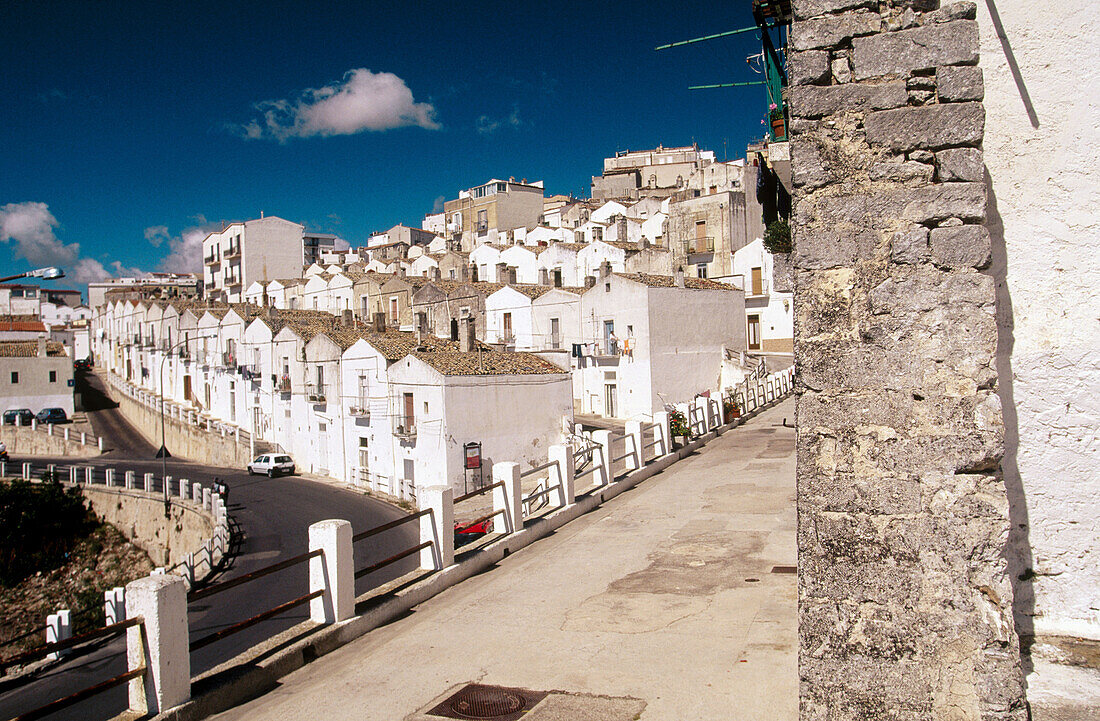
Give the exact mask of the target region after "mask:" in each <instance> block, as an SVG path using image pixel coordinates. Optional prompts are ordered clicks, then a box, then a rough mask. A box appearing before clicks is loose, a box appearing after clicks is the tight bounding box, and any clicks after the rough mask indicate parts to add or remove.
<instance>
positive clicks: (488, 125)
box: [475, 107, 523, 135]
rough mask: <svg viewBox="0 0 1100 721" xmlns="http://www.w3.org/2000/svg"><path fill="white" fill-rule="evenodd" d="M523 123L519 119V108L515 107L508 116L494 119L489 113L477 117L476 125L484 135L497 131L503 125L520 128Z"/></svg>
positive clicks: (478, 130)
mask: <svg viewBox="0 0 1100 721" xmlns="http://www.w3.org/2000/svg"><path fill="white" fill-rule="evenodd" d="M521 125H523V121H521V120H520V119H519V108H517V107H513V108H512V112H511V113H509V114H508V117H506V118H500V119H493V118H490V117H489V116H488V115H482V116H481V117H479V118H478V119H477V122H476V123H475V127H476V128H477V132H479V133H481V134H482V135H489V134H490V133H495V132H496V131H497V130H500V129H501V128H503V127H509V128H518V127H519V126H521Z"/></svg>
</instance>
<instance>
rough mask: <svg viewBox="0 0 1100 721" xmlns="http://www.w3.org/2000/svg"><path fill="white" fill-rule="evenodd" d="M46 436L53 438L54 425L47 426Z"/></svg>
mask: <svg viewBox="0 0 1100 721" xmlns="http://www.w3.org/2000/svg"><path fill="white" fill-rule="evenodd" d="M31 430H32V431H33V430H34V428H33V427H32V428H31ZM46 435H47V436H52V435H53V423H50V424H47V425H46Z"/></svg>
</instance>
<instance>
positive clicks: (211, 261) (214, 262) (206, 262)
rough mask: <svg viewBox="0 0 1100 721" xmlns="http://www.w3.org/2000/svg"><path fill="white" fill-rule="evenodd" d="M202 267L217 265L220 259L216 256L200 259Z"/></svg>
mask: <svg viewBox="0 0 1100 721" xmlns="http://www.w3.org/2000/svg"><path fill="white" fill-rule="evenodd" d="M202 262H203V265H217V264H218V263H220V262H221V259H220V258H218V256H217V255H208V256H206V257H205V258H203V259H202Z"/></svg>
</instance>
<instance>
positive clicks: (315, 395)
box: [306, 383, 325, 403]
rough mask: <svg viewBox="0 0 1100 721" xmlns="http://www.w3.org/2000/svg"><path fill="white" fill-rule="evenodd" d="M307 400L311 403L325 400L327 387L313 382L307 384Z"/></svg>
mask: <svg viewBox="0 0 1100 721" xmlns="http://www.w3.org/2000/svg"><path fill="white" fill-rule="evenodd" d="M306 400H308V401H309V402H310V403H324V402H325V387H324V386H319V385H317V384H315V383H311V384H309V385H307V386H306Z"/></svg>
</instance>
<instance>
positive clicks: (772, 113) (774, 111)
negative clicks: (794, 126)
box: [768, 103, 787, 140]
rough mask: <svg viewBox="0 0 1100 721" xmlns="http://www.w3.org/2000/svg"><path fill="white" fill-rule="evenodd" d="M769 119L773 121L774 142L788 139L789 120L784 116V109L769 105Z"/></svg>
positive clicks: (773, 104)
mask: <svg viewBox="0 0 1100 721" xmlns="http://www.w3.org/2000/svg"><path fill="white" fill-rule="evenodd" d="M768 119H769V120H771V124H772V140H779V139H780V138H785V137H787V119H786V118H785V117H784V115H783V110H782V108H780V107H779V106H777V105H776V104H775V103H772V104H771V105H769V106H768Z"/></svg>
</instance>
